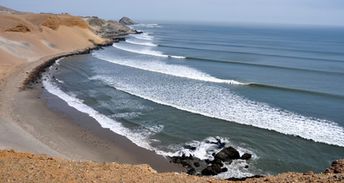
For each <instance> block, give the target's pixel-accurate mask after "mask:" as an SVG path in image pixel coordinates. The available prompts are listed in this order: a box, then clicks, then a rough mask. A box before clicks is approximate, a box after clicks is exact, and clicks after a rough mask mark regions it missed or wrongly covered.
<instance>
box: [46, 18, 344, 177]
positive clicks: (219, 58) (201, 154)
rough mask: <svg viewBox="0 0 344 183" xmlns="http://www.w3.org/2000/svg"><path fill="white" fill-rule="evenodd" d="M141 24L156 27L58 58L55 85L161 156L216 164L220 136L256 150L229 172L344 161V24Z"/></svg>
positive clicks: (50, 85) (71, 101) (50, 80)
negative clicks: (214, 157)
mask: <svg viewBox="0 0 344 183" xmlns="http://www.w3.org/2000/svg"><path fill="white" fill-rule="evenodd" d="M133 28H135V29H137V30H142V31H143V32H144V33H143V34H136V35H130V36H128V37H127V39H126V41H122V42H119V43H114V44H113V46H109V47H104V48H103V49H101V50H96V51H92V53H91V54H86V55H77V56H71V57H66V58H63V59H60V60H58V61H57V63H56V64H55V65H53V66H52V67H51V69H50V71H49V72H47V73H45V74H44V76H43V77H44V78H45V79H44V80H43V85H44V87H45V88H46V90H47V91H48V92H50V93H52V94H54V95H56V96H58V97H59V98H61V99H62V100H64V101H66V102H67V103H68V105H70V106H72V107H74V108H76V109H77V110H79V111H81V112H83V113H86V114H88V115H89V116H90V117H92V118H94V119H96V120H97V121H98V122H99V123H100V124H101V126H102V127H104V128H109V129H111V130H112V131H113V132H114V133H117V134H120V135H123V136H125V137H127V138H128V139H129V140H131V141H132V142H133V143H135V144H136V145H138V146H140V147H143V148H146V149H149V150H152V151H154V152H156V153H157V154H160V155H164V156H181V155H182V154H186V155H193V156H196V157H198V158H200V159H207V158H209V157H211V155H212V153H214V152H218V151H219V150H220V149H217V148H216V147H215V146H214V143H213V142H216V141H218V140H220V141H221V142H223V143H226V146H233V147H235V148H236V149H238V150H239V152H240V153H241V154H243V153H245V152H248V153H251V154H253V158H252V159H251V160H250V161H248V162H246V161H243V160H235V161H233V162H232V163H231V164H226V165H225V166H226V167H228V171H227V172H224V173H221V174H219V175H217V177H220V178H228V177H245V176H251V175H254V174H277V173H280V172H285V171H302V172H306V171H316V172H319V171H323V170H324V169H325V168H326V167H328V165H329V164H330V163H331V162H332V161H333V160H336V159H340V158H343V157H344V84H343V83H344V29H343V28H329V27H286V26H285V27H273V26H261V27H259V26H249V25H190V24H163V23H162V24H137V25H135V26H133ZM190 146H193V147H196V148H195V149H193V148H189V147H190ZM246 165H248V168H247V166H246Z"/></svg>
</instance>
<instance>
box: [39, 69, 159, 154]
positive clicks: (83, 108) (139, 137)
mask: <svg viewBox="0 0 344 183" xmlns="http://www.w3.org/2000/svg"><path fill="white" fill-rule="evenodd" d="M43 78H44V79H43V86H44V88H45V89H46V90H47V91H48V92H49V93H51V94H53V95H56V96H57V97H59V98H60V99H62V100H64V101H65V102H66V103H67V104H68V105H69V106H71V107H73V108H75V109H77V110H78V111H80V112H82V113H85V114H88V115H89V116H90V117H92V118H94V119H95V120H97V121H98V122H99V124H100V125H101V126H102V127H103V128H107V129H110V130H111V131H113V132H115V133H117V134H119V135H122V136H125V137H127V138H128V139H129V140H130V141H132V142H133V143H135V144H136V145H138V146H140V147H142V148H146V149H149V150H153V148H152V147H151V146H150V144H149V135H151V132H150V131H144V130H140V132H137V133H134V132H133V131H131V130H129V129H127V128H125V127H123V125H122V124H121V123H119V122H117V121H115V120H113V119H111V118H109V117H107V116H105V115H103V114H101V113H99V112H98V111H96V110H94V109H93V108H91V107H89V106H87V105H86V104H84V103H83V101H82V100H80V99H77V98H76V97H74V96H72V95H71V94H67V93H65V92H63V91H62V90H61V89H60V88H59V87H58V86H56V85H55V84H53V82H51V78H50V76H49V75H47V74H45V75H43Z"/></svg>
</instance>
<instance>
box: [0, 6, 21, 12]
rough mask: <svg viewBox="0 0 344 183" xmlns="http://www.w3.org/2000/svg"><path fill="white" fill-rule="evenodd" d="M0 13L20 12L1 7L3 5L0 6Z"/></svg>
mask: <svg viewBox="0 0 344 183" xmlns="http://www.w3.org/2000/svg"><path fill="white" fill-rule="evenodd" d="M0 11H5V12H10V13H19V11H17V10H14V9H11V8H7V7H5V6H1V5H0Z"/></svg>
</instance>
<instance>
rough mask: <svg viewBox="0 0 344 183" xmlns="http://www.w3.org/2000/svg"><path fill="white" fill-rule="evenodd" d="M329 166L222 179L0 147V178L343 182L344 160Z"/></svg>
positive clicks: (143, 182) (76, 180) (115, 180)
mask: <svg viewBox="0 0 344 183" xmlns="http://www.w3.org/2000/svg"><path fill="white" fill-rule="evenodd" d="M331 168H333V169H331ZM331 168H330V171H329V173H322V174H314V173H312V172H309V173H284V174H280V175H278V176H270V177H262V178H254V179H247V180H246V181H225V180H216V179H213V178H210V177H196V176H189V175H186V174H185V173H157V172H156V171H155V170H154V169H152V168H150V167H149V166H147V165H128V164H121V165H120V164H117V163H95V162H77V161H67V160H63V159H58V158H51V157H48V156H42V155H33V154H29V153H15V152H13V151H0V182H121V183H122V182H137V183H145V182H147V183H153V182H156V183H160V182H185V183H189V182H190V183H191V182H192V183H193V182H194V183H196V182H197V183H203V182H204V183H210V182H213V183H215V182H249V183H254V182H256V183H260V182H274V183H293V182H295V183H296V182H301V183H310V182H318V183H321V182H323V183H331V182H344V172H343V169H344V160H342V161H338V163H337V164H336V165H335V166H334V165H332V167H331ZM334 172H337V173H334Z"/></svg>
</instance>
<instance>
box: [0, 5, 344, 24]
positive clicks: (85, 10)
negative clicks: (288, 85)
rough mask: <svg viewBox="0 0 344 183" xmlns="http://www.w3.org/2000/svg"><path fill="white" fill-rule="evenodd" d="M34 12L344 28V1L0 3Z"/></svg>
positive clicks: (111, 17)
mask: <svg viewBox="0 0 344 183" xmlns="http://www.w3.org/2000/svg"><path fill="white" fill-rule="evenodd" d="M0 4H1V5H3V6H7V7H10V8H13V9H17V10H24V11H33V12H54V13H60V12H68V13H71V14H74V15H97V16H100V17H103V18H107V19H119V18H120V17H121V16H129V17H131V18H133V19H136V20H148V21H151V22H154V21H184V22H213V23H265V24H271V23H273V24H275V23H277V24H311V25H336V26H344V0H121V1H118V0H1V2H0Z"/></svg>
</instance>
